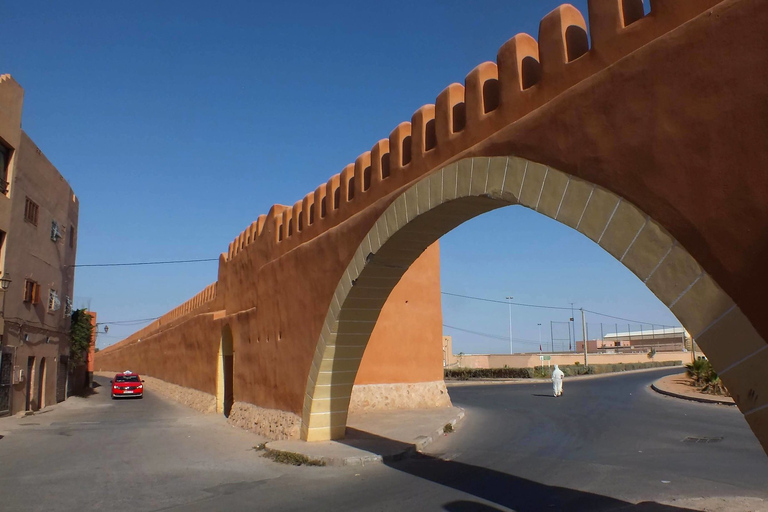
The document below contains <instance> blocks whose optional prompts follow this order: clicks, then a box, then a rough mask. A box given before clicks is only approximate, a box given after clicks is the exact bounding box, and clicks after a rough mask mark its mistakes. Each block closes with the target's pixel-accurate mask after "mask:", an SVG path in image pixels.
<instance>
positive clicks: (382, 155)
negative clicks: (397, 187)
mask: <svg viewBox="0 0 768 512" xmlns="http://www.w3.org/2000/svg"><path fill="white" fill-rule="evenodd" d="M371 170H372V171H371V175H372V177H373V178H372V183H381V182H382V181H384V180H385V179H387V178H389V175H390V165H389V139H381V140H380V141H379V142H377V143H376V144H374V145H373V147H372V148H371Z"/></svg>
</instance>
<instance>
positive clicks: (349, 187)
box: [339, 164, 355, 207]
mask: <svg viewBox="0 0 768 512" xmlns="http://www.w3.org/2000/svg"><path fill="white" fill-rule="evenodd" d="M339 186H340V187H341V206H340V207H343V206H345V205H346V204H347V203H349V202H350V201H352V200H353V199H354V198H355V189H354V186H355V164H347V165H346V166H345V167H344V169H343V170H342V171H341V173H340V174H339Z"/></svg>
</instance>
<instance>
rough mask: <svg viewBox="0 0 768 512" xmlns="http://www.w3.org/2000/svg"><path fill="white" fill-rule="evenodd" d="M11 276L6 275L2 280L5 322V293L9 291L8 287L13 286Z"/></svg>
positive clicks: (0, 280)
mask: <svg viewBox="0 0 768 512" xmlns="http://www.w3.org/2000/svg"><path fill="white" fill-rule="evenodd" d="M10 276H11V275H10V274H5V275H4V276H3V277H2V278H0V292H3V310H2V316H3V321H5V292H6V291H8V287H9V286H11V277H10Z"/></svg>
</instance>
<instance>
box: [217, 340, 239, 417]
mask: <svg viewBox="0 0 768 512" xmlns="http://www.w3.org/2000/svg"><path fill="white" fill-rule="evenodd" d="M234 368H235V351H234V343H233V341H232V329H231V328H230V327H229V326H228V325H227V326H224V328H223V329H222V330H221V345H220V346H219V356H218V358H217V371H216V412H217V413H220V414H223V415H224V416H226V417H229V413H230V411H231V410H232V404H233V403H234V387H233V382H232V381H233V379H232V377H233V374H234Z"/></svg>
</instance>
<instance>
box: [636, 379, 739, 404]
mask: <svg viewBox="0 0 768 512" xmlns="http://www.w3.org/2000/svg"><path fill="white" fill-rule="evenodd" d="M651 388H652V389H653V390H654V391H656V392H657V393H661V394H662V395H667V396H671V397H674V398H682V399H683V400H693V401H694V402H702V403H709V404H720V405H736V403H735V402H734V401H733V398H731V397H729V396H717V395H708V394H706V393H702V392H701V391H699V390H698V389H696V388H695V387H693V386H691V385H690V381H689V379H688V378H687V377H686V376H685V373H680V374H678V375H669V376H667V377H664V378H661V379H659V380H657V381H656V382H654V383H653V384H651Z"/></svg>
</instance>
